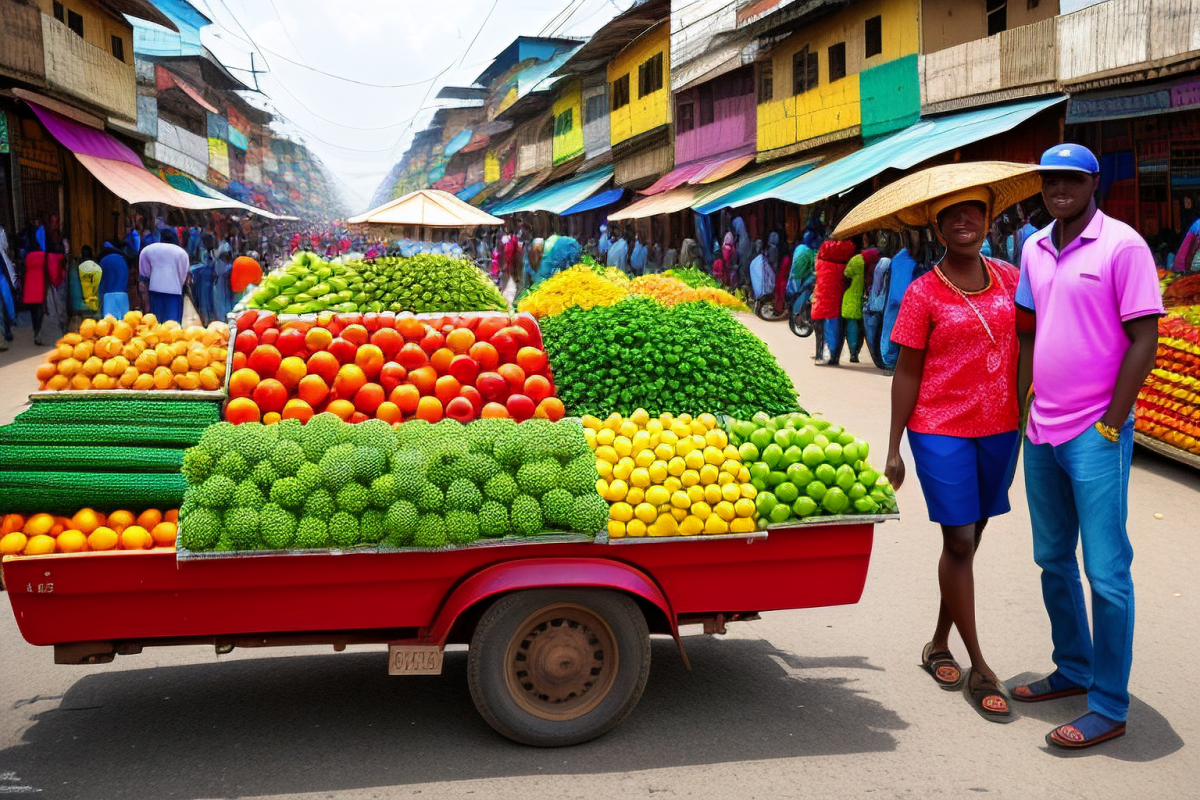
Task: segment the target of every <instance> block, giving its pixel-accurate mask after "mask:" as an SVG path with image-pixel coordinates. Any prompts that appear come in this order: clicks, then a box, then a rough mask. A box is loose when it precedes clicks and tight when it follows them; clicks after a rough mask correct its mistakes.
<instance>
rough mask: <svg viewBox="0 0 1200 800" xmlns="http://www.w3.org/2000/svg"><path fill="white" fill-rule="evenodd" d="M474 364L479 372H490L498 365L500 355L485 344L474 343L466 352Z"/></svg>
mask: <svg viewBox="0 0 1200 800" xmlns="http://www.w3.org/2000/svg"><path fill="white" fill-rule="evenodd" d="M467 355H469V356H470V357H471V358H472V359H473V360H474V361H475V363H476V364H478V365H479V371H480V372H492V371H495V369H496V367H497V366H499V365H500V353H498V352H497V351H496V348H495V347H493V346H492V345H490V344H488V343H487V342H476V343H475V344H473V345H471V349H470V350H468V351H467Z"/></svg>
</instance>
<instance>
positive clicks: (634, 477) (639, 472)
mask: <svg viewBox="0 0 1200 800" xmlns="http://www.w3.org/2000/svg"><path fill="white" fill-rule="evenodd" d="M629 482H630V483H631V484H633V485H634V486H641V487H642V488H645V487H647V486H649V485H650V470H648V469H646V468H645V467H635V468H634V470H633V472H631V473H629Z"/></svg>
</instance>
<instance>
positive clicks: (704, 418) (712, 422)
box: [696, 411, 717, 430]
mask: <svg viewBox="0 0 1200 800" xmlns="http://www.w3.org/2000/svg"><path fill="white" fill-rule="evenodd" d="M696 419H698V420H700V421H701V422H703V423H704V427H705V428H707V429H708V430H712V429H713V428H715V427H717V418H716V417H714V416H713V415H712V414H709V413H708V412H707V411H706V412H704V413H703V414H701V415H700V416H698V417H696Z"/></svg>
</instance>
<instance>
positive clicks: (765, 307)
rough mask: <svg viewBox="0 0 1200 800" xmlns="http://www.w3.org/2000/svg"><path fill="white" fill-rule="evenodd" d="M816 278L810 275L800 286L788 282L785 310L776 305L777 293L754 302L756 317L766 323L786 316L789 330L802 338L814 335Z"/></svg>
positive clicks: (763, 296) (766, 295)
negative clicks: (813, 311) (814, 288)
mask: <svg viewBox="0 0 1200 800" xmlns="http://www.w3.org/2000/svg"><path fill="white" fill-rule="evenodd" d="M815 285H816V276H815V275H814V274H809V276H808V277H807V278H805V279H804V280H803V281H802V282H801V283H800V284H799V285H796V283H795V282H794V281H788V288H787V291H786V293H785V300H784V304H783V308H777V307H776V305H775V293H774V292H771V293H768V294H764V295H762V296H761V297H759V298H758V299H757V300H755V301H754V313H755V315H756V316H757V317H758V318H759V319H761V320H764V321H766V322H775V321H777V320H781V319H783V318H784V317H785V316H786V317H787V321H788V329H789V330H791V332H792V333H793V334H795V335H796V336H799V337H800V338H802V339H803V338H806V337H808V336H811V335H812V332H813V327H812V293H813V287H814V286H815Z"/></svg>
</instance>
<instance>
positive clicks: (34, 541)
mask: <svg viewBox="0 0 1200 800" xmlns="http://www.w3.org/2000/svg"><path fill="white" fill-rule="evenodd" d="M55 547H56V545H55V543H54V537H53V536H47V535H46V534H44V533H43V534H40V535H38V536H30V537H29V541H28V542H26V543H25V555H27V556H48V555H50V554H51V553H53V552H54V549H55Z"/></svg>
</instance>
